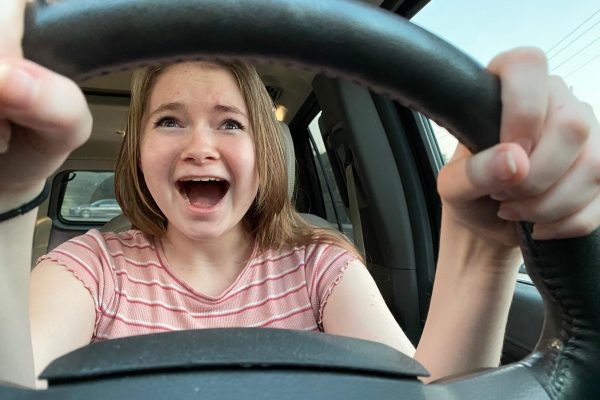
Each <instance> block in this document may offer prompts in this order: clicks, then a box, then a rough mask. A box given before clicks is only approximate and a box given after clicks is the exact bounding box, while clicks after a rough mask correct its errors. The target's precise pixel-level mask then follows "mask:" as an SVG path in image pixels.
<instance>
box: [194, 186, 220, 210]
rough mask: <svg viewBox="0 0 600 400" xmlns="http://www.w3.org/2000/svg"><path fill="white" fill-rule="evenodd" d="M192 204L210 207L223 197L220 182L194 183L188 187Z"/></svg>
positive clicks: (199, 206)
mask: <svg viewBox="0 0 600 400" xmlns="http://www.w3.org/2000/svg"><path fill="white" fill-rule="evenodd" d="M186 194H187V196H188V199H190V204H191V205H192V206H194V207H198V208H210V207H212V206H214V205H216V204H217V203H218V202H219V200H221V198H222V197H223V189H222V186H221V185H220V184H218V183H193V184H188V185H187V187H186Z"/></svg>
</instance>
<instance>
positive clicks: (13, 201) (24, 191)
mask: <svg viewBox="0 0 600 400" xmlns="http://www.w3.org/2000/svg"><path fill="white" fill-rule="evenodd" d="M45 184H46V182H45V181H41V182H39V183H37V184H33V185H32V184H28V185H23V186H20V187H15V188H13V189H11V190H7V191H3V193H0V214H3V213H5V212H8V211H10V210H13V209H15V208H17V207H20V206H22V205H24V204H27V203H29V202H31V201H32V200H34V199H35V198H36V197H37V196H39V195H40V193H42V190H44V185H45Z"/></svg>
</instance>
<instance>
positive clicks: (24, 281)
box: [0, 188, 38, 387]
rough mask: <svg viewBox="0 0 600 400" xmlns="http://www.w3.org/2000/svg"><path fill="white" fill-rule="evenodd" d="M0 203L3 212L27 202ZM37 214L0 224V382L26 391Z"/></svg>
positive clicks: (30, 376) (30, 381) (30, 370)
mask: <svg viewBox="0 0 600 400" xmlns="http://www.w3.org/2000/svg"><path fill="white" fill-rule="evenodd" d="M35 190H38V189H37V188H36V189H35ZM27 196H30V195H29V194H27ZM33 196H35V195H33ZM22 197H23V198H29V197H25V196H22ZM2 200H3V201H0V210H1V211H2V212H3V211H5V210H7V209H10V208H12V207H10V206H9V205H8V204H21V203H23V202H25V201H26V200H25V201H23V200H22V199H20V198H19V199H14V200H15V201H6V199H2ZM17 201H19V203H17ZM2 203H4V204H2ZM36 213H37V208H36V209H34V210H32V211H30V212H29V213H27V214H26V215H22V216H19V217H16V218H13V219H10V220H7V221H4V222H0V258H1V261H0V321H2V325H1V326H0V382H7V383H12V384H17V385H22V386H28V387H33V386H34V384H35V373H34V366H33V351H32V344H31V333H30V326H29V324H30V323H29V274H30V268H31V266H30V263H31V244H32V239H33V229H34V225H35V218H36Z"/></svg>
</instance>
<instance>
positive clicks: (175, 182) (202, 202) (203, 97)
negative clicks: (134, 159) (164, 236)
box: [141, 63, 258, 240]
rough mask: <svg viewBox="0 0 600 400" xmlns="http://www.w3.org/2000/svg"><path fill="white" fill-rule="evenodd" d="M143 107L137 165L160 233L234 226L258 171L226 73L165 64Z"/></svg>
mask: <svg viewBox="0 0 600 400" xmlns="http://www.w3.org/2000/svg"><path fill="white" fill-rule="evenodd" d="M146 109H147V111H146V113H145V114H144V117H143V120H142V129H143V131H142V142H141V169H142V171H143V173H144V178H145V181H146V184H147V186H148V189H149V190H150V193H151V194H152V197H153V198H154V200H155V201H156V204H157V205H158V207H159V208H160V209H161V211H162V212H163V213H164V215H165V216H166V217H167V220H168V221H169V223H168V230H169V231H170V230H172V229H176V230H177V231H179V232H181V233H183V234H184V235H185V236H187V237H189V238H190V239H193V240H210V239H214V238H219V237H222V236H223V235H224V234H226V233H229V232H232V231H235V230H242V229H243V226H242V224H241V223H240V221H241V220H242V218H243V217H244V215H245V214H246V212H247V211H248V209H249V208H250V205H251V204H252V202H253V200H254V198H255V197H256V193H257V190H258V174H257V170H256V160H255V151H254V141H253V139H252V132H251V131H250V123H249V122H250V121H249V119H248V118H249V117H248V110H247V107H246V103H245V101H244V98H243V96H242V94H241V92H240V90H239V88H238V85H237V82H236V80H235V78H234V76H233V75H232V74H231V72H229V71H228V70H227V69H225V68H222V67H219V66H215V65H212V64H205V63H184V64H177V65H174V66H171V67H169V68H168V69H167V70H166V71H164V72H163V73H162V74H161V75H160V76H159V77H158V79H157V80H156V82H155V85H154V88H153V90H152V93H151V95H150V98H149V99H148V104H147V108H146Z"/></svg>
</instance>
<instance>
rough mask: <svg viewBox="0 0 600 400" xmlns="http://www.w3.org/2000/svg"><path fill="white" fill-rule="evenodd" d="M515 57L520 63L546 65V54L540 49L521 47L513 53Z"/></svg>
mask: <svg viewBox="0 0 600 400" xmlns="http://www.w3.org/2000/svg"><path fill="white" fill-rule="evenodd" d="M513 54H514V57H515V58H516V59H518V60H520V61H527V62H533V63H540V64H546V62H547V61H546V54H545V53H544V52H543V51H542V49H540V48H538V47H520V48H517V49H515V50H514V51H513Z"/></svg>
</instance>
